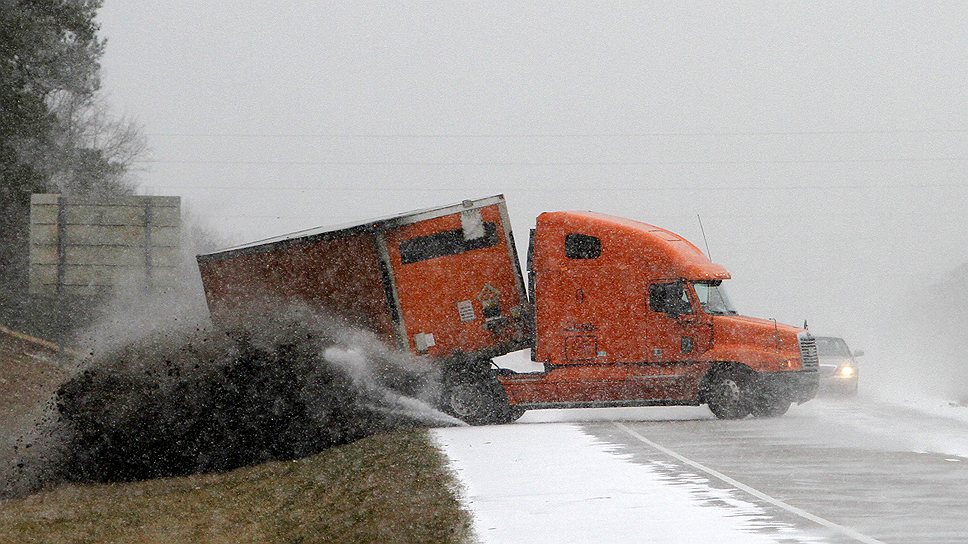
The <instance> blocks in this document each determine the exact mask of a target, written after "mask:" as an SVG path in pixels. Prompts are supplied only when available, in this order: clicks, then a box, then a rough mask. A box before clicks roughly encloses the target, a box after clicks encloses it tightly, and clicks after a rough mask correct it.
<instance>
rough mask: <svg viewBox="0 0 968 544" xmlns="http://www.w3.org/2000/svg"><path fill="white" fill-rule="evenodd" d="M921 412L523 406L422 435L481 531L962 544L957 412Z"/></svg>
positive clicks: (966, 440) (965, 426) (541, 536)
mask: <svg viewBox="0 0 968 544" xmlns="http://www.w3.org/2000/svg"><path fill="white" fill-rule="evenodd" d="M928 408H931V410H927V411H926V410H925V405H924V404H923V403H922V404H921V405H920V406H919V409H918V410H915V409H911V408H906V407H903V406H898V405H894V404H887V403H882V402H877V401H873V400H865V399H844V400H841V399H817V400H814V401H811V402H810V403H807V404H805V405H803V406H799V407H794V408H792V409H791V410H790V412H789V413H788V414H787V415H786V416H784V417H782V418H778V419H771V420H757V419H746V420H743V421H718V420H715V419H713V418H712V416H711V415H710V414H709V412H708V410H706V409H705V408H643V409H611V410H608V409H604V410H561V411H535V412H529V413H528V414H526V415H525V416H524V418H522V419H521V420H520V421H519V422H518V423H516V424H514V425H506V426H496V427H486V428H480V427H478V428H466V427H464V428H452V429H439V430H437V431H435V432H436V436H437V440H438V442H439V443H441V445H442V447H443V449H444V451H445V452H446V453H447V454H448V456H449V457H450V458H451V461H452V465H453V467H454V468H455V470H456V471H457V474H458V476H459V477H460V479H461V480H462V482H463V484H464V486H465V490H464V491H465V500H466V501H467V502H468V505H469V508H470V509H471V510H472V512H474V514H475V521H476V527H477V532H478V534H479V535H480V537H481V539H482V540H483V541H485V542H523V541H528V542H588V541H596V542H697V541H716V542H718V543H720V544H723V543H732V542H791V543H792V542H833V543H841V542H844V543H847V542H885V543H895V542H896V543H929V542H930V543H940V542H945V543H947V542H951V543H955V542H966V541H968V516H965V507H966V505H968V416H966V415H964V414H962V412H968V409H965V408H949V407H945V406H929V407H928ZM929 412H932V413H929Z"/></svg>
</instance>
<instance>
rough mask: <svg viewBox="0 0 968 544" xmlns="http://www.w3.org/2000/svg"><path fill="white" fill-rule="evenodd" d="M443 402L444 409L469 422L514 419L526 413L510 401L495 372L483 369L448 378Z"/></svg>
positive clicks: (492, 423)
mask: <svg viewBox="0 0 968 544" xmlns="http://www.w3.org/2000/svg"><path fill="white" fill-rule="evenodd" d="M441 404H442V407H443V409H444V411H445V412H447V413H448V414H450V415H452V416H454V417H456V418H457V419H460V420H461V421H463V422H465V423H467V424H469V425H495V424H502V423H511V422H513V421H515V420H517V419H518V418H519V417H521V416H522V415H523V414H524V410H522V409H520V408H516V407H513V406H511V405H510V404H508V398H507V394H505V392H504V388H503V387H501V384H500V383H498V381H497V379H496V378H495V377H494V376H489V375H486V374H481V373H473V374H472V373H465V374H457V375H454V376H452V377H451V378H450V379H448V380H447V381H446V382H445V384H444V391H443V399H442V402H441Z"/></svg>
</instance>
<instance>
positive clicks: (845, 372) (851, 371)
mask: <svg viewBox="0 0 968 544" xmlns="http://www.w3.org/2000/svg"><path fill="white" fill-rule="evenodd" d="M856 374H857V370H856V369H855V368H854V367H852V366H842V367H840V368H838V369H837V376H838V377H841V378H853V377H854V376H855V375H856Z"/></svg>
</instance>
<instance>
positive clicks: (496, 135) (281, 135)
mask: <svg viewBox="0 0 968 544" xmlns="http://www.w3.org/2000/svg"><path fill="white" fill-rule="evenodd" d="M878 134H887V135H890V134H968V128H937V129H930V128H924V129H883V130H877V129H874V130H793V131H772V130H762V131H709V132H677V131H672V132H599V133H567V132H564V133H513V132H509V133H454V134H447V133H426V134H420V133H367V132H360V133H352V132H350V133H312V132H306V133H299V132H294V133H258V132H148V133H146V135H147V136H157V137H171V138H307V139H309V138H316V139H341V138H346V139H400V140H404V139H512V138H523V139H526V138H665V137H669V138H679V137H706V136H710V137H712V136H833V135H878Z"/></svg>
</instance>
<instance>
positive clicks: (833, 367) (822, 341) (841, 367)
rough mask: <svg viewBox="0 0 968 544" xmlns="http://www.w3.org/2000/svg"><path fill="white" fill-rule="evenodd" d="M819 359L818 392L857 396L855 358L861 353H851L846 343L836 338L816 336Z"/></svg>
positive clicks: (861, 352)
mask: <svg viewBox="0 0 968 544" xmlns="http://www.w3.org/2000/svg"><path fill="white" fill-rule="evenodd" d="M816 339H817V355H818V356H819V358H820V392H821V393H834V394H840V395H856V394H857V357H860V356H862V355H864V352H863V351H859V350H858V351H854V352H851V351H850V348H848V347H847V342H844V339H843V338H838V337H836V336H817V337H816Z"/></svg>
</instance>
